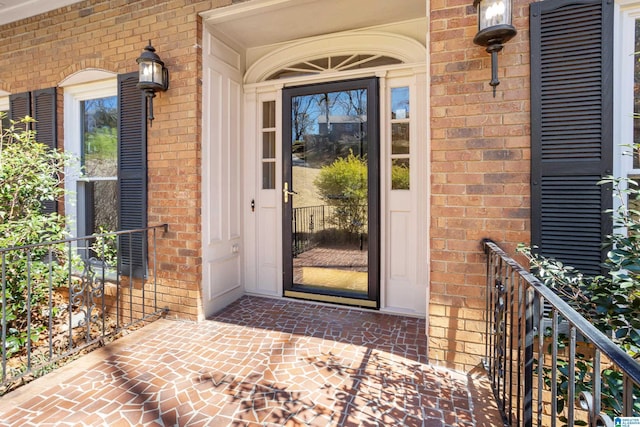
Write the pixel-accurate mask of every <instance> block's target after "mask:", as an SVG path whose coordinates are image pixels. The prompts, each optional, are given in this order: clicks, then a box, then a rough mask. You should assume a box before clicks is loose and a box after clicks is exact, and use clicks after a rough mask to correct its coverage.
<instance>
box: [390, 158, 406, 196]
mask: <svg viewBox="0 0 640 427" xmlns="http://www.w3.org/2000/svg"><path fill="white" fill-rule="evenodd" d="M391 188H392V189H393V190H408V189H409V166H408V165H407V164H405V163H395V162H394V163H393V164H392V165H391Z"/></svg>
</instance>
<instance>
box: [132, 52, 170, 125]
mask: <svg viewBox="0 0 640 427" xmlns="http://www.w3.org/2000/svg"><path fill="white" fill-rule="evenodd" d="M136 62H137V63H138V72H139V75H138V85H137V87H138V89H140V90H141V91H143V92H144V93H145V95H146V97H147V118H148V119H149V125H151V124H152V121H153V118H154V117H153V98H154V97H155V96H156V92H158V91H163V92H164V91H165V90H167V89H168V88H169V70H167V69H166V67H165V66H164V62H162V60H161V59H160V57H159V56H158V54H156V50H155V49H154V48H153V46H151V40H149V45H148V46H147V47H145V48H144V51H143V52H142V53H141V54H140V56H139V57H138V59H136Z"/></svg>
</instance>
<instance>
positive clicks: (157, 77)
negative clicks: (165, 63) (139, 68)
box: [152, 62, 162, 85]
mask: <svg viewBox="0 0 640 427" xmlns="http://www.w3.org/2000/svg"><path fill="white" fill-rule="evenodd" d="M152 65H153V82H154V83H158V84H159V85H162V65H160V64H158V63H157V62H154V63H153V64H152Z"/></svg>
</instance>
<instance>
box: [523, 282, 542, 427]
mask: <svg viewBox="0 0 640 427" xmlns="http://www.w3.org/2000/svg"><path fill="white" fill-rule="evenodd" d="M534 298H535V293H534V292H533V289H530V288H527V289H526V292H525V301H524V304H525V310H524V311H525V321H524V324H525V327H524V334H525V335H524V336H525V343H524V373H523V374H524V402H523V405H522V425H523V426H524V427H531V426H532V425H533V342H534V339H533V335H534V327H533V302H534ZM538 337H540V335H538ZM538 363H539V362H538Z"/></svg>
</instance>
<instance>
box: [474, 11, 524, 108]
mask: <svg viewBox="0 0 640 427" xmlns="http://www.w3.org/2000/svg"><path fill="white" fill-rule="evenodd" d="M511 2H512V0H474V2H473V6H474V7H475V8H476V9H478V34H476V36H475V37H474V38H473V42H474V43H475V44H477V45H480V46H485V47H486V48H487V52H488V53H490V54H491V82H490V83H489V84H490V85H491V86H492V87H493V96H494V97H495V96H496V86H498V85H499V84H500V80H498V52H500V51H501V50H502V46H503V44H504V43H506V42H508V41H509V40H511V39H512V38H513V36H515V35H516V34H517V33H518V32H517V31H516V29H515V27H514V26H513V25H511Z"/></svg>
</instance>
